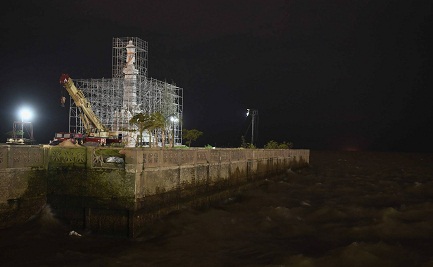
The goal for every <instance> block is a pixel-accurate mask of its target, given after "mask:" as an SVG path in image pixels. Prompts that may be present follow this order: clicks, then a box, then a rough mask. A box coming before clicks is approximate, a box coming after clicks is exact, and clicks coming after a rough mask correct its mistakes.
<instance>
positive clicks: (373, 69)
mask: <svg viewBox="0 0 433 267" xmlns="http://www.w3.org/2000/svg"><path fill="white" fill-rule="evenodd" d="M29 2H30V1H9V2H8V3H7V5H3V6H2V8H1V11H0V14H1V16H0V22H1V23H0V34H1V43H0V46H1V49H0V58H1V62H2V64H0V67H1V71H0V90H1V99H0V103H1V108H2V112H1V115H0V116H1V117H0V121H1V124H0V138H1V140H0V142H2V143H4V142H5V141H6V132H8V131H11V130H12V125H13V121H14V120H18V119H19V117H18V115H17V110H18V108H19V107H20V106H22V105H28V106H30V107H31V108H32V109H33V110H34V111H35V113H36V116H35V118H33V119H32V122H33V124H34V134H35V138H36V140H37V141H38V142H39V143H48V141H49V140H50V139H52V137H53V135H54V133H55V132H58V131H67V130H68V109H67V108H62V107H60V103H59V98H60V97H61V94H62V87H61V86H60V84H59V83H58V80H59V77H60V75H61V74H62V73H69V74H70V76H71V77H72V78H73V79H74V78H75V79H87V78H96V79H99V78H102V77H105V78H110V77H111V58H112V55H111V44H112V38H113V37H125V36H133V37H139V38H141V39H143V40H145V41H147V42H148V44H149V63H148V64H149V76H150V77H153V78H156V79H158V80H162V81H167V82H169V83H175V84H176V85H177V86H179V87H181V88H183V94H184V95H183V99H184V107H183V108H184V128H187V129H192V128H195V129H198V130H201V131H203V132H204V135H203V136H202V137H200V139H198V140H197V142H196V143H193V145H195V146H204V145H206V144H210V145H213V146H217V147H239V146H240V143H241V136H242V135H245V137H246V139H247V141H249V139H250V138H251V132H250V131H249V129H248V127H249V124H250V119H248V118H246V116H245V115H246V109H247V108H254V109H257V110H258V112H259V116H258V130H257V131H256V133H255V135H256V136H257V137H258V139H257V142H256V143H257V145H258V147H263V145H264V144H266V143H267V142H268V141H269V140H275V141H278V142H283V141H288V142H293V144H294V148H307V149H312V150H372V151H419V152H432V151H433V130H431V128H432V123H433V104H432V100H433V99H432V93H431V92H432V89H433V86H432V85H433V82H432V77H433V75H432V65H433V64H432V47H433V44H432V41H431V38H430V37H431V33H430V31H431V29H432V28H433V27H432V26H433V18H432V7H433V1H430V0H426V1H409V0H407V1H404V0H401V1H386V0H374V1H373V0H372V1H368V0H359V1H358V0H352V1H351V0H320V1H319V0H295V1H292V0H287V1H284V0H274V1H268V0H266V1H265V0H262V1H259V0H240V1H229V0H221V1H215V0H211V1H199V0H186V1H168V0H166V1H132V0H123V1H114V0H113V1H97V0H79V1H55V0H50V1H49V0H39V1H31V2H32V3H29Z"/></svg>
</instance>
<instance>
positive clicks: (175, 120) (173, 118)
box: [170, 116, 179, 122]
mask: <svg viewBox="0 0 433 267" xmlns="http://www.w3.org/2000/svg"><path fill="white" fill-rule="evenodd" d="M170 121H171V122H178V121H179V119H178V118H177V117H176V116H171V117H170Z"/></svg>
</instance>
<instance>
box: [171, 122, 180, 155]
mask: <svg viewBox="0 0 433 267" xmlns="http://www.w3.org/2000/svg"><path fill="white" fill-rule="evenodd" d="M170 121H171V127H172V128H173V142H172V144H171V147H174V140H175V129H174V126H175V123H177V122H178V121H179V119H178V118H177V117H176V116H175V115H172V116H170Z"/></svg>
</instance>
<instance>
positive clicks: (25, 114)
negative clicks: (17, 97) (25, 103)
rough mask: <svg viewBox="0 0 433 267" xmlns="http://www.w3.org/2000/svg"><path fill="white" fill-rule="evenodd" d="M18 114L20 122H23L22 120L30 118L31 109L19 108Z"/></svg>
mask: <svg viewBox="0 0 433 267" xmlns="http://www.w3.org/2000/svg"><path fill="white" fill-rule="evenodd" d="M19 114H20V118H21V121H22V122H24V120H30V119H31V118H32V117H33V113H32V111H31V110H30V109H29V108H27V107H24V108H21V109H20V111H19Z"/></svg>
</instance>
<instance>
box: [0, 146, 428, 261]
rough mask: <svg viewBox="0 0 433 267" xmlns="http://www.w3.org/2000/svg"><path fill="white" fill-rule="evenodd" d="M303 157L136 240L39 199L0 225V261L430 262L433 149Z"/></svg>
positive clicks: (186, 211) (156, 226)
mask: <svg viewBox="0 0 433 267" xmlns="http://www.w3.org/2000/svg"><path fill="white" fill-rule="evenodd" d="M310 163H311V167H310V168H307V169H304V170H302V171H297V172H292V171H289V172H288V173H287V175H286V176H285V177H283V178H281V179H278V180H272V179H269V180H267V181H265V182H264V183H263V184H262V185H260V186H258V187H257V188H255V189H251V190H248V191H246V192H243V193H241V194H240V195H237V196H233V197H232V198H230V199H227V200H225V201H223V202H221V203H220V204H219V205H215V206H213V207H211V208H209V209H205V210H193V209H184V210H182V211H179V212H175V213H172V214H170V215H169V216H167V217H164V218H163V219H161V220H159V221H157V222H155V224H153V225H152V226H150V227H149V228H148V229H147V230H146V231H145V233H143V235H142V236H141V237H140V238H138V239H136V240H128V239H121V238H110V237H101V236H94V235H91V234H90V233H84V232H81V231H80V230H79V229H71V228H70V227H69V226H68V225H66V224H64V223H62V222H60V221H58V220H57V219H56V218H55V214H54V213H53V212H52V211H51V210H50V208H49V207H46V208H45V209H44V211H43V212H42V214H40V216H38V217H37V218H35V219H34V220H32V221H30V222H28V223H27V224H26V225H24V226H21V227H16V228H12V229H5V230H0V266H303V267H309V266H433V256H432V252H433V155H430V154H428V155H426V154H385V153H365V152H362V153H361V152H314V151H312V152H311V159H310ZM71 230H75V231H77V232H78V233H80V234H82V236H81V237H77V236H69V235H68V233H69V232H70V231H71Z"/></svg>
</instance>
